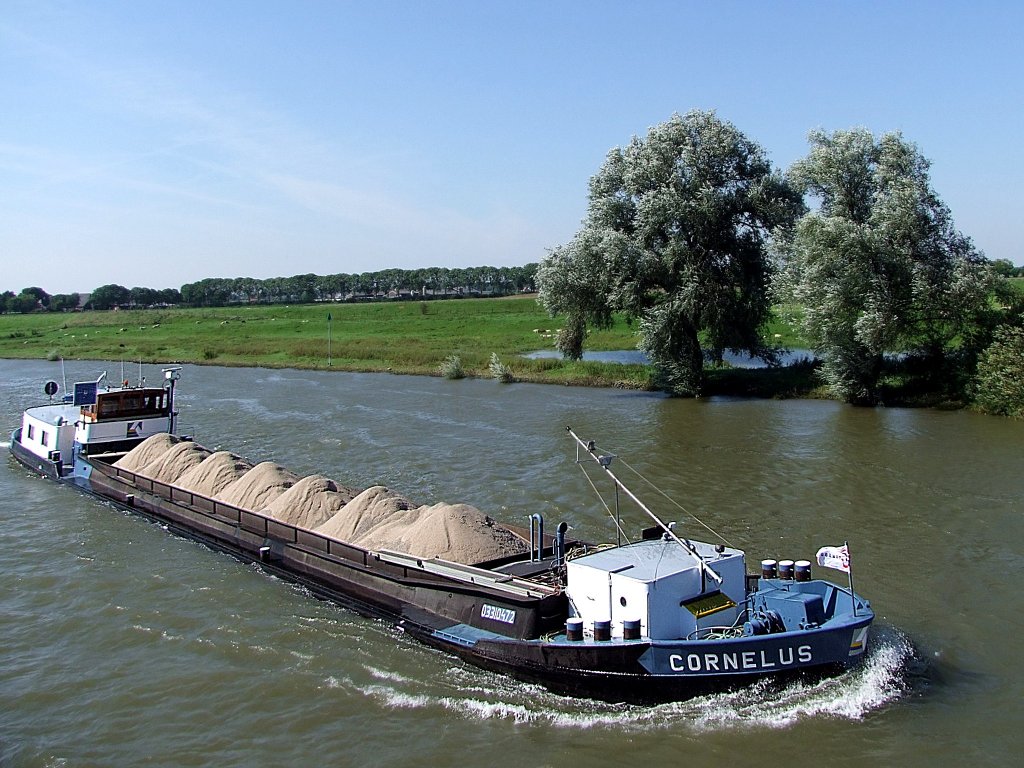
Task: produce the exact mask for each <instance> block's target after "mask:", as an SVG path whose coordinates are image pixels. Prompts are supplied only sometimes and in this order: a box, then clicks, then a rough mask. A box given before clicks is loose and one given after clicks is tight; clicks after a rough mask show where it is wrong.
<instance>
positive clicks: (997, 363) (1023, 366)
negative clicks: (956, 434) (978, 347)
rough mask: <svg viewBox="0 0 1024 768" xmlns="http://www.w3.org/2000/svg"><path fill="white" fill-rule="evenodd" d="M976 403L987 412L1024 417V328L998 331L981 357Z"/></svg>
mask: <svg viewBox="0 0 1024 768" xmlns="http://www.w3.org/2000/svg"><path fill="white" fill-rule="evenodd" d="M974 402H975V404H976V405H977V406H978V408H980V409H981V410H982V411H984V412H985V413H992V414H996V415H999V416H1013V417H1015V418H1018V419H1021V418H1024V328H1014V327H1012V326H1006V325H1004V326H1002V327H1001V328H998V329H997V330H996V332H995V334H994V341H993V342H992V344H991V345H990V346H989V347H988V349H986V350H985V351H984V352H982V353H981V358H980V359H979V360H978V373H977V376H976V377H975V392H974Z"/></svg>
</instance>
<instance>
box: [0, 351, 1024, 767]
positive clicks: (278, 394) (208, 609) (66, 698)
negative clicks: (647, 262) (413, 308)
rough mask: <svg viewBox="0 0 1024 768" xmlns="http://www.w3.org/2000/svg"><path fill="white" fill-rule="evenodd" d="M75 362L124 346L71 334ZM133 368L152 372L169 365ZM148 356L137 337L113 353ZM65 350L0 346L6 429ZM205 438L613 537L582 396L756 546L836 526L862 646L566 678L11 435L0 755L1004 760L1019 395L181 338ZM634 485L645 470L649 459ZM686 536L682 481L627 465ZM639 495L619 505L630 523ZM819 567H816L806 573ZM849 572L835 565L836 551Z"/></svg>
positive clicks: (622, 451)
mask: <svg viewBox="0 0 1024 768" xmlns="http://www.w3.org/2000/svg"><path fill="white" fill-rule="evenodd" d="M66 365H67V380H68V383H69V384H70V383H71V382H73V381H75V380H91V379H95V378H96V376H97V375H98V374H99V373H100V372H102V371H103V370H107V371H108V375H109V376H110V377H111V378H113V379H115V380H118V379H120V378H121V373H120V364H119V363H107V364H102V363H94V362H82V361H76V362H69V363H67V364H66ZM144 373H145V375H146V376H147V378H149V379H150V381H155V380H157V377H158V376H159V370H158V368H157V367H151V366H147V367H146V369H145V371H144ZM127 375H129V376H130V377H131V378H135V377H136V375H137V366H136V367H133V368H132V369H130V370H129V371H128V372H127ZM47 379H55V380H57V381H58V382H60V381H61V370H60V366H59V364H57V363H48V362H40V361H35V362H29V361H4V360H0V384H2V386H0V424H3V425H6V426H5V427H4V429H5V432H6V434H4V436H3V437H2V442H3V447H4V452H5V454H6V453H7V451H6V448H7V441H8V440H9V431H10V429H13V428H14V427H15V426H16V425H17V424H18V423H19V421H20V413H21V410H22V409H23V408H24V407H25V406H26V405H28V404H35V403H38V402H40V401H41V400H43V399H44V396H43V394H42V387H43V384H44V382H45V381H46V380H47ZM178 405H179V407H180V409H181V412H182V416H181V427H182V429H183V430H184V431H186V432H190V433H192V434H194V435H195V437H196V439H197V440H198V441H199V442H201V443H202V444H204V445H206V446H208V447H211V448H227V449H231V450H234V451H236V452H238V453H241V454H243V455H245V456H247V457H248V458H250V459H252V460H255V461H262V460H266V459H272V460H274V461H277V462H279V463H281V464H284V465H285V466H287V467H289V468H290V469H292V470H294V471H296V472H299V473H303V474H308V473H313V472H320V473H323V474H326V475H328V476H330V477H333V478H335V479H336V480H338V481H340V482H343V483H345V484H349V485H357V486H368V485H371V484H376V483H383V484H386V485H388V486H389V487H391V488H393V489H395V490H397V491H400V492H402V493H404V494H405V495H407V496H409V497H410V498H411V499H412V500H414V501H416V502H418V503H427V502H431V503H432V502H435V501H441V500H445V501H451V502H457V501H458V502H468V503H471V504H474V505H475V506H477V507H479V508H481V509H482V510H484V511H486V512H487V513H488V514H490V515H491V516H493V517H495V518H497V519H499V520H504V521H507V522H513V523H525V521H526V519H527V517H528V515H529V514H531V513H533V512H538V511H539V512H541V513H542V514H543V515H544V517H545V521H546V523H547V525H548V526H550V527H551V529H553V527H554V525H556V524H557V523H558V522H559V521H561V520H565V521H567V522H568V523H569V524H570V526H571V527H572V531H571V532H572V534H573V535H575V536H577V537H579V538H584V539H590V540H607V539H609V538H610V537H614V529H613V528H612V527H611V526H610V525H609V523H608V520H607V517H606V515H605V512H604V511H603V508H602V507H601V506H600V502H599V501H598V500H597V498H596V497H595V496H594V494H593V492H592V491H591V490H590V488H589V486H588V485H587V481H586V479H585V477H584V476H583V475H582V473H581V472H580V470H579V469H578V468H577V467H575V466H574V450H573V446H572V444H571V442H570V440H569V438H568V437H567V436H566V434H565V426H566V425H572V427H573V428H574V430H575V431H576V432H578V433H579V434H580V435H581V436H583V437H587V438H594V439H596V440H597V442H598V443H599V444H600V445H601V446H603V447H605V448H607V449H610V450H613V451H614V452H615V453H616V454H618V455H619V456H620V457H622V459H624V460H626V461H628V463H629V464H630V465H631V466H633V467H636V468H637V469H639V470H640V471H642V472H643V473H644V474H645V475H646V476H647V477H648V478H649V479H650V480H651V481H652V482H653V483H654V484H655V485H656V486H657V487H658V488H659V489H661V490H662V491H664V492H665V493H666V494H668V495H669V496H670V497H672V498H673V499H675V500H676V501H678V502H679V503H680V504H681V505H682V506H683V507H685V509H686V510H688V511H689V512H691V513H694V514H695V515H697V516H698V517H699V518H700V519H701V520H703V521H704V522H705V523H707V524H708V525H710V526H711V527H713V528H714V529H715V530H716V531H718V532H719V533H721V534H722V535H723V536H724V537H725V538H726V539H727V540H728V541H729V542H730V543H731V544H733V545H735V546H739V547H741V548H744V549H745V550H746V551H747V557H748V570H754V569H756V567H757V561H758V560H760V559H761V558H763V557H776V558H782V557H789V558H799V557H808V558H809V557H810V556H812V555H813V553H814V552H815V551H816V550H817V548H818V547H820V546H822V545H829V544H831V545H834V544H841V543H842V542H843V541H844V540H846V539H848V540H849V542H850V547H851V550H852V558H853V565H854V577H855V580H856V587H857V591H858V592H860V593H862V594H864V595H865V596H866V597H868V599H869V600H870V601H871V603H872V606H873V607H874V609H875V611H876V613H877V615H878V619H877V621H876V625H875V629H874V632H873V635H872V638H871V647H870V651H869V654H868V657H867V660H866V662H865V664H864V666H863V667H862V668H860V669H858V670H856V671H854V672H851V673H848V674H846V675H844V676H841V677H839V678H834V679H829V680H826V681H819V682H816V683H798V684H793V685H790V686H787V687H781V688H780V687H777V686H769V685H762V686H757V687H754V688H751V689H747V690H743V691H740V692H736V693H730V694H722V695H716V696H708V697H703V698H699V699H694V700H691V701H686V702H681V703H675V704H667V705H662V706H657V707H636V706H625V705H614V704H607V703H600V702H593V701H585V700H576V699H568V698H563V697H559V696H555V695H553V694H551V693H548V692H547V691H545V690H544V689H542V688H538V687H536V686H530V685H525V684H521V683H518V682H515V681H513V680H510V679H507V678H504V677H501V676H498V675H494V674H492V673H489V672H483V671H480V670H477V669H475V668H474V667H471V666H468V665H466V664H464V663H462V662H459V661H457V660H455V659H453V658H451V657H449V656H447V655H445V654H443V653H439V652H437V651H434V650H430V649H427V648H424V647H422V646H420V645H418V644H417V643H415V642H414V641H412V640H410V639H409V638H407V637H405V636H403V635H402V634H401V633H399V632H397V631H396V630H394V629H393V628H391V627H390V626H388V625H387V624H385V623H382V622H379V621H372V620H367V619H364V618H361V617H359V616H357V615H355V614H353V613H351V612H349V611H347V610H345V609H343V608H340V607H338V606H336V605H333V604H331V603H327V602H323V601H320V600H317V599H315V598H313V597H312V596H311V595H310V594H308V593H307V592H306V591H305V590H303V589H301V588H299V587H296V586H294V585H291V584H289V583H287V582H284V581H281V580H279V579H277V578H273V577H271V576H268V575H267V574H265V573H263V572H262V571H261V570H260V569H259V568H258V567H255V566H252V565H245V564H242V563H240V562H238V561H236V560H234V559H232V558H230V557H228V556H226V555H223V554H219V553H216V552H213V551H211V550H209V549H206V548H204V547H202V546H200V545H198V544H195V543H193V542H191V541H188V540H184V539H181V538H178V537H175V536H173V535H171V534H169V533H168V532H167V531H165V530H164V529H163V528H161V527H160V526H158V525H156V524H153V523H151V522H148V521H146V520H144V519H142V518H139V517H137V516H133V515H131V514H128V513H125V512H123V511H121V510H118V509H116V508H114V507H113V506H112V505H110V504H107V503H104V502H101V501H98V500H96V499H93V498H90V497H86V496H84V495H81V494H79V493H77V492H75V491H74V490H72V489H70V488H64V487H60V486H58V485H57V484H55V483H53V482H49V481H45V480H43V479H40V478H36V477H34V476H32V475H31V474H29V473H28V472H26V471H25V470H23V469H22V468H21V467H20V466H18V465H17V464H15V463H14V461H13V459H10V458H7V457H6V456H5V459H4V460H3V461H2V462H0V579H2V581H0V766H2V767H3V768H8V767H13V766H135V765H154V766H205V765H216V766H243V765H244V766H261V765H314V764H315V765H330V766H334V765H337V766H426V765H437V766H460V767H462V766H478V765H479V766H587V767H588V768H591V767H593V766H632V765H639V766H644V767H645V768H654V767H655V766H675V765H683V764H702V765H723V764H731V765H740V766H747V765H749V766H755V765H756V766H782V765H787V766H788V765H793V766H796V765H816V766H817V765H829V766H832V765H840V766H845V765H849V766H855V765H856V766H860V765H868V764H871V765H900V766H933V765H972V766H978V765H1016V764H1018V761H1019V758H1020V754H1021V752H1022V750H1024V732H1022V723H1024V704H1022V693H1024V671H1022V668H1024V631H1022V629H1024V628H1022V624H1024V620H1022V609H1024V598H1022V596H1021V591H1020V588H1019V587H1020V584H1021V581H1022V575H1024V573H1022V571H1024V555H1022V549H1024V423H1020V422H1012V421H1006V420H1001V419H996V418H992V417H985V416H979V415H974V414H970V413H963V412H940V411H930V410H899V409H874V410H866V409H855V408H851V407H848V406H844V405H841V404H837V403H832V402H814V401H753V400H733V399H721V400H720V399H711V400H698V401H693V400H675V399H669V398H665V397H662V396H660V395H655V394H648V393H637V392H625V391H617V390H598V389H578V388H568V387H560V386H539V385H526V384H513V385H502V384H499V383H497V382H494V381H489V380H487V381H483V380H480V381H476V380H463V381H447V380H443V379H434V378H423V377H410V376H391V375H387V374H375V375H372V374H371V375H363V374H346V373H325V372H307V371H289V370H264V369H224V368H215V367H186V368H185V371H184V376H183V379H182V381H181V385H180V388H179V400H178ZM638 490H640V491H641V493H642V491H643V488H638ZM642 495H644V496H645V499H646V500H648V501H649V502H651V505H652V506H653V507H654V508H655V509H656V510H657V511H659V512H660V513H661V514H662V515H663V516H664V517H666V518H667V519H670V520H678V521H679V525H680V527H681V530H683V531H684V532H685V533H686V534H687V535H690V536H693V537H696V538H701V532H702V531H701V529H700V528H699V527H696V526H695V525H694V524H693V523H692V522H691V520H690V519H689V518H688V517H687V516H686V515H685V514H684V512H682V511H681V510H680V509H679V508H677V507H675V506H671V505H669V504H668V503H667V502H665V501H664V500H663V499H661V497H658V496H657V495H655V494H652V493H648V494H642ZM645 524H646V523H645V521H643V520H641V519H640V517H639V516H638V515H635V514H633V515H632V516H629V517H627V518H626V525H625V527H626V529H627V531H635V530H638V529H639V528H640V527H642V526H644V525H645ZM828 574H829V572H825V571H820V572H819V575H828ZM831 575H832V577H833V578H836V579H837V580H839V581H840V582H842V580H843V579H844V578H845V576H844V575H843V574H840V573H832V574H831Z"/></svg>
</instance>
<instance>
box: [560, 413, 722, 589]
mask: <svg viewBox="0 0 1024 768" xmlns="http://www.w3.org/2000/svg"><path fill="white" fill-rule="evenodd" d="M565 429H566V431H567V432H568V433H569V434H570V435H571V436H572V439H573V440H575V441H576V462H577V463H579V457H580V450H579V449H580V448H582V449H583V450H584V451H585V452H586V453H587V454H588V455H589V456H590V457H591V458H592V459H593V460H594V461H596V462H597V463H598V464H599V465H600V467H601V469H603V470H604V471H605V474H607V475H608V477H610V478H611V479H612V482H614V483H615V487H616V488H618V489H620V490H621V491H622V492H623V493H625V494H626V495H627V496H629V498H631V499H632V500H633V501H634V502H635V503H636V505H637V506H638V507H640V509H642V510H643V511H644V512H646V513H647V515H648V516H649V517H650V518H651V519H652V520H653V521H654V522H655V523H657V525H658V527H659V528H661V529H662V530H663V531H664V532H665V535H666V536H667V537H668V538H670V539H672V541H674V542H676V543H677V544H678V545H679V546H680V547H682V548H683V550H684V551H685V552H686V553H687V554H689V555H690V556H691V557H692V558H693V559H694V560H696V561H697V564H698V565H699V566H700V568H701V572H702V573H703V574H705V575H707V576H710V577H711V578H712V579H713V580H714V581H715V582H717V583H718V584H721V583H722V577H721V576H719V575H718V574H717V573H716V572H715V571H714V569H713V568H712V567H711V566H710V565H708V563H707V561H706V560H705V559H704V558H703V557H702V556H701V555H700V553H699V552H698V551H697V548H696V547H695V546H693V544H692V543H691V542H690V541H689V540H688V539H681V538H679V537H678V536H676V534H675V531H673V530H672V529H671V528H670V527H669V526H668V525H666V524H665V523H664V521H662V519H661V518H660V517H658V516H657V515H656V514H654V512H652V511H651V510H650V509H648V508H647V505H646V504H644V503H643V502H642V501H640V499H638V498H637V497H636V494H634V493H633V492H632V491H631V490H629V488H627V487H626V486H625V484H624V483H623V482H622V481H621V480H619V478H617V477H616V476H615V473H614V472H612V471H611V469H610V466H611V463H612V459H613V458H615V457H614V456H607V455H603V454H599V453H598V452H597V448H596V446H595V445H594V441H593V440H587V441H584V440H583V439H581V438H580V436H579V435H577V434H576V433H575V432H573V431H572V427H566V428H565Z"/></svg>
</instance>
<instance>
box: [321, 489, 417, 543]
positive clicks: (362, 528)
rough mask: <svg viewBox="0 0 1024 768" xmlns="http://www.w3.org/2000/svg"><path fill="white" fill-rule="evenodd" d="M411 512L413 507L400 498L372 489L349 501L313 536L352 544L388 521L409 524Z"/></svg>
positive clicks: (390, 493)
mask: <svg viewBox="0 0 1024 768" xmlns="http://www.w3.org/2000/svg"><path fill="white" fill-rule="evenodd" d="M415 509H416V505H415V504H413V503H412V502H411V501H409V500H408V499H407V498H405V497H404V496H402V495H400V494H398V493H395V492H394V491H392V490H390V489H388V488H385V487H384V486H383V485H374V486H371V487H370V488H367V489H366V490H365V491H363V492H362V493H360V494H359V495H358V496H356V497H355V498H354V499H352V501H350V502H349V503H348V504H346V505H345V507H344V509H343V510H341V512H339V513H338V514H336V515H335V516H334V517H332V518H331V519H330V520H328V521H327V522H325V523H324V524H323V525H320V526H318V527H317V532H318V533H322V534H323V535H324V536H330V537H331V538H332V539H338V540H339V541H347V542H349V543H350V544H355V543H356V541H357V540H358V539H360V538H361V537H363V536H366V535H367V534H369V533H370V532H371V531H372V530H373V529H374V528H377V527H378V526H381V525H385V524H386V523H387V522H388V521H393V522H395V523H396V524H397V523H398V522H399V521H401V520H407V521H410V522H411V519H412V518H413V517H414V516H415V512H413V513H412V514H410V511H411V510H415ZM360 546H361V545H360Z"/></svg>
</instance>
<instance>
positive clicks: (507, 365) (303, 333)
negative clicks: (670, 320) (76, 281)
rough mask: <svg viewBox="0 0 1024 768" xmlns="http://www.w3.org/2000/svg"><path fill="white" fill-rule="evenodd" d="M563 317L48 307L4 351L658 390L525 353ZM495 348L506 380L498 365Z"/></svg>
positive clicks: (630, 340)
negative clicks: (448, 368)
mask: <svg viewBox="0 0 1024 768" xmlns="http://www.w3.org/2000/svg"><path fill="white" fill-rule="evenodd" d="M779 314H782V313H781V312H780V313H779ZM329 317H330V320H328V318H329ZM560 325H561V320H560V319H556V320H552V319H551V318H550V317H548V315H547V313H546V312H545V311H544V309H543V308H542V307H541V306H540V305H539V304H538V303H537V301H536V299H535V297H534V296H532V295H531V296H516V297H509V298H478V299H453V300H437V301H400V302H375V303H355V304H332V303H317V304H303V305H235V306H230V307H216V308H172V309H144V310H108V311H87V312H63V313H52V312H50V313H45V312H39V313H28V314H18V315H15V314H6V315H0V357H4V358H21V359H49V360H59V359H61V358H64V359H66V360H110V361H124V362H125V363H126V364H129V363H138V362H140V361H141V362H143V363H149V364H158V363H190V364H197V365H220V366H239V367H243V366H244V367H265V368H296V369H312V370H335V371H349V372H380V373H382V372H387V373H396V374H416V375H427V376H440V375H443V374H442V371H441V368H442V365H443V364H444V363H445V362H446V361H449V360H450V359H451V358H452V357H453V356H454V357H457V358H458V361H459V363H460V366H461V369H462V371H463V372H464V375H465V376H467V377H474V378H495V379H498V380H499V381H503V382H508V381H520V382H531V383H540V384H562V385H569V386H592V387H616V388H622V389H633V390H647V391H655V390H657V389H658V387H657V386H656V383H655V381H654V378H653V370H652V367H651V366H650V365H642V364H619V363H604V362H595V361H571V360H563V359H561V358H543V359H528V358H526V357H523V355H525V354H528V353H530V352H534V351H537V350H543V349H553V345H554V334H555V333H556V332H557V330H558V328H559V327H560ZM766 336H767V338H766V341H768V343H770V344H772V345H774V346H777V347H782V348H801V347H804V346H806V345H805V343H804V342H803V341H802V340H801V339H800V338H799V337H798V336H797V333H796V331H795V330H794V326H791V325H789V324H787V323H785V322H783V321H781V320H778V319H776V320H775V321H773V323H772V324H771V325H770V326H769V328H768V329H767V333H766ZM585 346H586V349H587V350H591V351H611V350H623V349H634V348H635V347H636V336H635V329H634V328H631V327H630V326H629V325H627V324H626V322H625V321H624V320H623V319H622V318H621V317H616V318H615V319H614V322H613V323H612V325H611V327H610V328H608V329H605V330H600V331H594V332H592V333H591V334H590V335H589V336H588V337H587V341H586V345H585ZM494 356H497V360H498V361H499V364H500V369H499V370H500V371H501V373H502V374H503V375H502V376H501V377H499V376H497V375H496V374H495V373H494V371H495V370H496V369H495V367H494V360H495V358H494ZM815 368H816V366H815V365H814V364H813V363H809V362H806V361H804V362H802V363H797V364H795V365H791V366H786V367H778V368H755V369H749V368H729V367H715V366H709V367H708V368H707V376H706V378H707V381H706V386H705V389H704V391H703V392H702V395H703V396H716V395H726V396H739V397H761V398H827V397H828V394H827V391H826V388H825V387H824V385H823V384H822V383H821V381H820V380H819V379H818V377H817V376H816V373H815ZM895 368H898V366H896V367H895ZM899 379H900V372H899V370H897V369H894V370H893V371H892V372H891V374H890V377H889V387H888V389H889V397H888V398H887V400H886V401H887V404H891V405H927V406H944V407H962V406H963V403H962V402H958V401H955V400H953V401H948V400H947V399H946V398H945V397H944V396H943V395H942V394H941V393H936V392H913V391H906V390H905V388H902V387H901V386H900V382H899Z"/></svg>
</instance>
